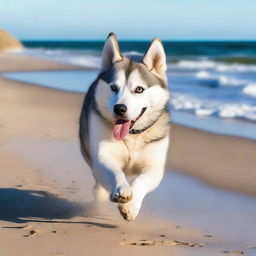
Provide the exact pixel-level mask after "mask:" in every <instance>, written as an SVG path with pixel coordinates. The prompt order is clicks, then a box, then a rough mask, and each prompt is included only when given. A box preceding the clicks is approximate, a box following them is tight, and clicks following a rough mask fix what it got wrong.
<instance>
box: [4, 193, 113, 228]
mask: <svg viewBox="0 0 256 256" xmlns="http://www.w3.org/2000/svg"><path fill="white" fill-rule="evenodd" d="M86 210H87V207H86V206H82V205H81V204H79V203H77V202H72V201H69V200H68V199H63V198H59V197H58V196H56V195H54V194H51V193H49V192H46V191H40V190H21V189H16V188H0V220H4V221H9V222H14V223H26V222H28V221H30V222H49V223H73V224H87V225H94V226H98V227H102V228H116V227H117V226H116V225H112V224H106V223H99V222H91V221H80V222H76V221H68V219H70V218H72V217H76V216H85V215H87V213H86ZM56 219H58V220H56Z"/></svg>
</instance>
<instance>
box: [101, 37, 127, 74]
mask: <svg viewBox="0 0 256 256" xmlns="http://www.w3.org/2000/svg"><path fill="white" fill-rule="evenodd" d="M122 59H123V55H122V53H121V51H120V48H119V44H118V41H117V38H116V35H115V34H114V33H110V34H109V35H108V38H107V40H106V42H105V44H104V47H103V51H102V60H101V69H103V70H104V69H107V68H109V67H110V66H111V65H113V64H114V63H116V62H118V61H121V60H122Z"/></svg>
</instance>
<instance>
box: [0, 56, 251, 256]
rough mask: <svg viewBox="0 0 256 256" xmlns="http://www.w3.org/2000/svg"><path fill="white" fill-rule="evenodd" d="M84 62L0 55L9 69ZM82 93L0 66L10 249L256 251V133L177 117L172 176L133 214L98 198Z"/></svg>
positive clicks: (0, 201)
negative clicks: (84, 144)
mask: <svg viewBox="0 0 256 256" xmlns="http://www.w3.org/2000/svg"><path fill="white" fill-rule="evenodd" d="M75 69H81V67H76V66H72V65H65V64H59V63H57V62H51V61H48V60H41V59H37V58H33V57H27V56H22V55H15V54H11V53H8V54H0V72H11V71H34V70H37V71H40V70H75ZM83 98H84V95H82V94H80V93H71V92H65V91H60V90H54V89H49V88H45V87H40V86H36V85H33V84H28V83H22V82H19V81H13V80H8V79H5V78H1V74H0V248H1V256H10V255H11V256H16V255H19V256H23V255H24V256H32V255H37V256H41V255H42V256H43V255H53V256H54V255H55V256H57V255H58V256H59V255H69V256H73V255H76V256H80V255H103V254H107V255H120V253H121V254H122V255H131V254H132V253H133V254H136V255H139V254H146V255H156V254H159V255H178V256H179V255H189V256H191V255H192V256H193V255H197V256H200V255H204V256H205V255H211V256H212V255H225V254H228V255H241V254H246V255H255V254H256V228H255V226H256V225H255V224H256V220H255V217H254V216H255V211H256V204H255V203H256V198H255V197H254V196H256V186H255V182H256V157H255V156H256V141H254V140H249V139H242V138H238V137H231V136H224V135H217V134H212V133H208V132H204V131H200V130H196V129H192V128H188V127H183V126H179V125H176V124H173V126H172V135H171V148H170V151H169V155H168V161H167V167H166V176H165V178H164V180H163V182H162V184H161V185H160V188H159V189H157V191H155V192H153V193H152V194H150V195H149V196H148V197H147V198H146V200H145V202H144V204H143V207H142V211H141V213H140V215H139V216H138V219H136V221H135V222H133V223H127V222H125V221H124V220H123V219H122V218H121V216H120V215H119V214H118V211H117V209H116V207H115V205H113V204H107V205H104V206H99V205H96V204H95V203H93V197H92V193H91V189H92V187H93V185H94V181H93V178H92V175H91V173H90V170H89V168H88V166H86V164H85V162H84V160H83V158H82V156H81V154H80V149H79V143H78V119H79V114H80V109H81V105H82V101H83ZM191 177H192V178H191ZM156 206H157V207H156Z"/></svg>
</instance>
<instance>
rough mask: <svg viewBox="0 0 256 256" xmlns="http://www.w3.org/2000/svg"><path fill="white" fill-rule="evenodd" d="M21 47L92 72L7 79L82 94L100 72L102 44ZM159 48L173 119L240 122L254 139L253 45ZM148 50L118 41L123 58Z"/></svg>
mask: <svg viewBox="0 0 256 256" xmlns="http://www.w3.org/2000/svg"><path fill="white" fill-rule="evenodd" d="M23 44H24V45H25V47H26V49H25V50H24V51H23V52H22V53H21V54H26V55H31V56H40V57H42V58H46V59H50V60H55V61H59V62H62V63H70V64H74V65H79V66H83V67H88V68H90V71H81V72H75V71H68V73H66V74H64V72H59V73H58V72H57V73H58V74H56V72H55V76H54V72H53V73H52V72H51V74H49V72H48V74H47V75H45V76H44V75H43V74H42V72H41V73H39V74H37V73H36V72H33V74H32V72H30V74H24V73H22V74H21V73H20V74H19V73H16V74H7V76H9V78H17V79H22V78H23V80H24V79H25V78H26V79H25V80H26V81H28V80H29V78H31V79H32V80H31V79H30V82H37V81H38V82H37V83H39V84H43V85H46V86H50V87H56V88H59V89H65V90H70V91H78V92H85V91H86V90H87V89H88V86H89V84H90V82H91V81H92V80H93V79H94V77H95V76H96V74H97V72H98V69H99V67H100V57H101V51H102V47H103V44H104V42H103V41H23ZM163 44H164V48H165V51H166V56H167V63H168V80H169V84H170V90H171V101H170V106H171V109H172V111H173V112H174V113H175V116H177V118H178V119H179V116H190V119H191V120H193V121H191V122H193V123H197V120H198V122H199V123H204V122H207V120H218V121H220V120H221V121H224V122H225V126H226V125H228V126H229V127H232V126H237V127H239V125H240V124H241V122H242V123H243V124H244V125H245V124H247V125H246V126H247V127H250V129H249V130H250V133H253V131H254V133H255V137H256V129H255V128H256V42H195V41H192V42H188V41H182V42H178V41H175V42H171V41H168V42H163ZM148 45H149V42H144V41H121V42H120V47H121V50H122V51H123V53H124V54H130V53H133V54H140V55H141V54H143V53H144V52H145V51H146V49H147V47H148ZM45 74H46V73H45ZM24 76H25V78H24ZM33 76H34V78H33ZM61 76H62V78H61ZM67 76H68V77H69V78H70V82H68V81H69V79H68V78H67ZM56 77H57V78H56ZM56 79H57V80H56ZM39 80H40V81H41V82H40V81H39ZM61 81H62V82H61ZM74 83H75V84H74ZM179 114H180V115H179ZM206 118H208V119H206ZM209 118H210V119H209ZM185 119H187V117H185ZM202 119H204V120H205V121H202ZM219 123H222V124H224V123H223V122H219ZM186 125H190V123H188V124H186ZM191 126H193V124H191ZM194 126H195V127H196V125H195V124H194ZM217 126H218V125H217ZM239 129H240V128H239ZM244 131H245V132H248V131H246V129H245V130H244ZM240 133H241V132H240Z"/></svg>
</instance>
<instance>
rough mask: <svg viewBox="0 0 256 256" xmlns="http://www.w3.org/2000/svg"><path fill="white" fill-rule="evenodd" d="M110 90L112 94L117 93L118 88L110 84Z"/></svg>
mask: <svg viewBox="0 0 256 256" xmlns="http://www.w3.org/2000/svg"><path fill="white" fill-rule="evenodd" d="M110 88H111V90H112V91H113V92H117V91H118V87H117V86H116V85H115V84H112V85H111V86H110Z"/></svg>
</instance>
